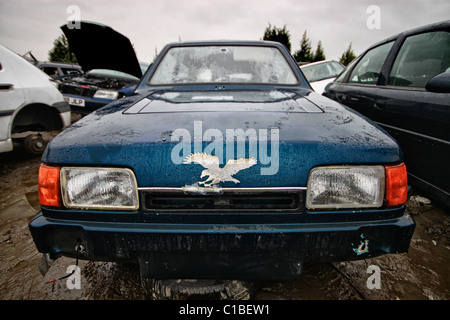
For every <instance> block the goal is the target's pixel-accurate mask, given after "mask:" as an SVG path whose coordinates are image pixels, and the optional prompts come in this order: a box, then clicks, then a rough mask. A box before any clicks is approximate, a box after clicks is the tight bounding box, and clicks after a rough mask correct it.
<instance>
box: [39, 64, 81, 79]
mask: <svg viewBox="0 0 450 320" xmlns="http://www.w3.org/2000/svg"><path fill="white" fill-rule="evenodd" d="M32 63H33V64H34V65H35V66H36V67H37V68H39V69H40V70H41V71H43V72H44V73H46V74H47V75H48V76H49V77H51V78H55V77H60V76H67V75H69V76H72V75H82V74H83V70H82V69H81V67H80V66H79V65H76V64H71V63H62V62H44V61H35V62H32Z"/></svg>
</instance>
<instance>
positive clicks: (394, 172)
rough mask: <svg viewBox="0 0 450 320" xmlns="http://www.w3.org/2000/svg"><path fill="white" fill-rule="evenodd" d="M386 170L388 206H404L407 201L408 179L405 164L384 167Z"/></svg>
mask: <svg viewBox="0 0 450 320" xmlns="http://www.w3.org/2000/svg"><path fill="white" fill-rule="evenodd" d="M384 167H385V169H386V206H387V207H394V206H399V205H402V204H404V203H405V202H406V200H407V197H408V196H407V195H408V177H407V172H406V166H405V164H404V163H401V164H398V165H393V166H388V165H386V166H384Z"/></svg>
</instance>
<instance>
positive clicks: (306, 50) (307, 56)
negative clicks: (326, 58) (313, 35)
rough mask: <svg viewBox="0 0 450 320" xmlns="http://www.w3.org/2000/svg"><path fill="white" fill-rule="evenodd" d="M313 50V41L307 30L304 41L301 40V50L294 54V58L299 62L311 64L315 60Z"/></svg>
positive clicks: (304, 33) (303, 37)
mask: <svg viewBox="0 0 450 320" xmlns="http://www.w3.org/2000/svg"><path fill="white" fill-rule="evenodd" d="M311 50H312V48H311V40H309V38H308V34H307V30H305V32H303V36H302V40H300V49H299V50H297V51H296V52H295V53H294V58H295V60H297V62H311V61H312V60H313V53H312V51H311Z"/></svg>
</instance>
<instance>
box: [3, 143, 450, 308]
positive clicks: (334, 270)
mask: <svg viewBox="0 0 450 320" xmlns="http://www.w3.org/2000/svg"><path fill="white" fill-rule="evenodd" d="M39 164H40V157H27V156H26V155H24V154H22V153H20V152H16V151H15V152H10V153H6V154H0V299H1V300H21V299H26V300H72V299H76V300H78V299H79V300H115V299H126V300H128V299H132V300H140V299H145V297H144V293H143V291H142V289H141V286H140V279H139V271H138V268H137V266H135V265H123V264H116V263H99V262H86V261H80V262H79V266H80V268H81V277H80V279H81V283H80V289H76V288H75V289H69V288H68V285H67V280H65V279H64V280H60V281H56V282H51V283H46V282H47V281H49V280H52V279H56V278H59V277H61V276H64V275H66V274H67V273H66V271H67V268H68V267H69V266H70V265H74V264H75V260H74V259H69V258H60V259H58V260H56V262H55V263H54V264H53V266H52V267H51V268H50V270H49V272H48V273H47V274H46V275H45V277H43V276H42V275H41V274H40V273H39V271H38V265H39V262H40V259H41V254H40V253H39V252H38V251H37V250H36V248H35V246H34V243H33V240H32V238H31V234H30V231H29V230H28V222H29V220H30V219H31V218H32V217H33V216H34V215H35V214H36V213H37V212H38V211H39V200H38V194H37V190H38V189H37V175H38V168H39ZM426 200H427V199H422V198H421V197H420V195H417V194H414V195H413V197H412V198H410V200H409V201H408V203H407V206H408V209H409V210H410V213H411V215H412V217H413V218H414V219H415V221H416V223H417V226H416V230H415V233H414V236H413V239H412V243H411V247H410V250H409V252H408V253H404V254H391V255H385V256H381V257H377V258H372V259H366V260H360V261H353V262H340V263H334V264H330V263H327V264H314V265H305V266H304V269H303V276H302V278H301V279H300V280H289V281H264V282H262V283H260V287H259V289H258V290H257V292H256V294H255V296H254V298H253V299H255V300H263V299H264V300H310V299H314V300H330V299H331V300H337V299H340V300H398V299H400V300H405V299H406V300H411V299H414V300H416V299H420V300H422V299H423V300H428V299H430V300H448V299H450V269H449V265H450V264H449V262H450V241H449V239H450V234H449V225H450V212H446V211H445V210H443V209H441V208H438V207H436V206H434V205H433V203H428V201H426ZM369 266H376V267H379V270H380V280H381V281H380V283H379V284H380V288H379V289H377V288H373V289H369V288H368V285H367V280H368V279H369V277H371V275H374V273H373V272H370V273H368V268H369ZM371 268H373V267H371ZM369 270H371V269H369ZM371 279H373V278H371ZM371 283H372V284H374V283H375V282H373V281H372V282H371ZM372 286H373V285H372Z"/></svg>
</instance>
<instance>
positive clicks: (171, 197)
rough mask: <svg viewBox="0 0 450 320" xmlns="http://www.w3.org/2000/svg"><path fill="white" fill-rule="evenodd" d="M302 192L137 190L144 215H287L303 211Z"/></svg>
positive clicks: (229, 189) (219, 189)
mask: <svg viewBox="0 0 450 320" xmlns="http://www.w3.org/2000/svg"><path fill="white" fill-rule="evenodd" d="M304 190H305V188H300V187H299V188H217V189H216V188H194V189H192V188H140V189H139V191H140V198H141V207H142V208H143V210H144V212H177V213H182V212H186V213H200V212H243V213H251V212H255V213H262V212H272V213H287V212H300V211H303V208H304V201H303V199H304Z"/></svg>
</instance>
